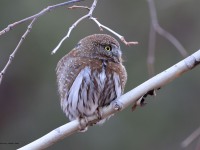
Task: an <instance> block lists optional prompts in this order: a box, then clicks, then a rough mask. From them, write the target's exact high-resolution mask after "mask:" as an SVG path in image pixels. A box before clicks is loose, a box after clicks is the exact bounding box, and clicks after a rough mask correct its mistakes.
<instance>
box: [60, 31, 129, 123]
mask: <svg viewBox="0 0 200 150" xmlns="http://www.w3.org/2000/svg"><path fill="white" fill-rule="evenodd" d="M56 70H57V72H56V73H57V82H58V91H59V94H60V98H61V101H60V102H61V107H62V110H63V111H64V113H65V114H66V116H67V117H68V118H69V120H74V119H77V118H80V117H85V116H90V115H93V114H96V113H97V110H98V107H103V106H106V105H108V104H110V102H112V101H113V100H115V99H117V98H118V97H120V96H121V94H122V93H123V91H124V87H125V83H126V80H127V74H126V70H125V67H124V66H123V65H122V58H121V50H120V45H119V43H118V42H117V40H115V39H114V38H113V37H111V36H109V35H106V34H94V35H90V36H87V37H85V38H83V39H82V40H80V42H79V43H78V44H77V46H76V47H75V48H74V49H73V50H72V51H70V52H69V53H68V54H67V55H65V56H64V57H63V58H62V59H61V60H60V61H59V62H58V65H57V69H56Z"/></svg>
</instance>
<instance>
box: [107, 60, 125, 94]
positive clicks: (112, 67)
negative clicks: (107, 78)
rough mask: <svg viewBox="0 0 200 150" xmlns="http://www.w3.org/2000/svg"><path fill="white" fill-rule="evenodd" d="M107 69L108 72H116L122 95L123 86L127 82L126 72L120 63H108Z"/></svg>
mask: <svg viewBox="0 0 200 150" xmlns="http://www.w3.org/2000/svg"><path fill="white" fill-rule="evenodd" d="M108 68H109V69H110V70H112V71H114V72H116V73H117V74H118V75H119V77H120V81H121V87H122V93H123V92H124V88H125V84H126V81H127V72H126V69H125V67H124V66H123V65H122V64H121V63H114V62H112V61H110V62H109V63H108Z"/></svg>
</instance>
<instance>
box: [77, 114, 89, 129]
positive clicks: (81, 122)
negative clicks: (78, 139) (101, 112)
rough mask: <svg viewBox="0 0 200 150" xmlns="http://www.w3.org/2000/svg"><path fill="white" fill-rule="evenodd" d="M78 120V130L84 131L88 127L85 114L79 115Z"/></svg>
mask: <svg viewBox="0 0 200 150" xmlns="http://www.w3.org/2000/svg"><path fill="white" fill-rule="evenodd" d="M78 121H79V129H80V130H79V131H80V132H85V131H87V129H88V120H87V117H85V116H80V117H78Z"/></svg>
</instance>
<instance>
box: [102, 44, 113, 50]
mask: <svg viewBox="0 0 200 150" xmlns="http://www.w3.org/2000/svg"><path fill="white" fill-rule="evenodd" d="M104 49H105V50H106V51H111V50H112V47H111V46H109V45H106V46H104Z"/></svg>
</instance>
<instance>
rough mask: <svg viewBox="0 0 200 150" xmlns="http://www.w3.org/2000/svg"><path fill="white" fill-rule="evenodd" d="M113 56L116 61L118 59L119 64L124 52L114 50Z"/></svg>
mask: <svg viewBox="0 0 200 150" xmlns="http://www.w3.org/2000/svg"><path fill="white" fill-rule="evenodd" d="M112 53H113V56H114V57H115V59H117V61H118V62H121V61H122V59H121V56H122V52H121V49H120V48H114V49H113V52H112Z"/></svg>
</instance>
